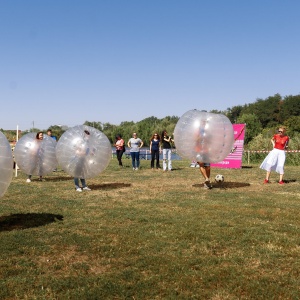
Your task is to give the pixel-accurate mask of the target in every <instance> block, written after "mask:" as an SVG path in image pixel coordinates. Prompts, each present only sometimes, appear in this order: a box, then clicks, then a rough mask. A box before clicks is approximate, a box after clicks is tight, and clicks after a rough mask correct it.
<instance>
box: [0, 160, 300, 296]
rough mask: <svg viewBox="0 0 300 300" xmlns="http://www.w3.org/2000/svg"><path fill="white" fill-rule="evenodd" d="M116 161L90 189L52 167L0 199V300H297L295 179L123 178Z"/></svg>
mask: <svg viewBox="0 0 300 300" xmlns="http://www.w3.org/2000/svg"><path fill="white" fill-rule="evenodd" d="M124 162H125V167H124V168H122V169H120V168H119V167H118V166H117V160H116V159H113V160H112V161H111V163H110V165H109V166H108V168H107V169H106V170H105V171H104V172H103V173H102V174H101V175H100V176H99V177H97V178H94V179H88V180H87V183H88V185H89V187H91V188H92V191H90V192H89V191H84V192H82V193H78V192H76V191H75V189H74V185H73V180H72V178H71V177H70V176H68V175H67V174H66V173H64V172H62V171H59V172H56V173H52V174H50V175H49V176H46V177H45V180H46V181H44V182H39V181H38V180H37V177H33V181H32V182H31V183H26V182H25V179H26V176H25V175H24V174H22V172H19V173H18V177H14V178H13V180H12V183H11V185H10V186H9V188H8V190H7V192H6V194H5V195H4V196H3V197H2V198H1V199H0V237H1V239H0V240H1V243H0V299H81V300H83V299H135V300H137V299H214V300H217V299H300V234H299V229H300V218H299V211H300V193H299V191H300V189H299V186H300V177H299V176H300V175H299V167H293V166H286V168H285V171H286V174H285V177H284V179H285V180H286V182H287V183H286V184H285V185H284V186H281V185H279V184H278V183H277V181H278V174H275V173H274V174H272V175H273V176H271V183H270V184H269V185H263V184H262V182H263V179H264V176H265V172H264V171H262V170H260V169H259V168H258V165H251V166H247V167H244V168H242V169H239V170H229V169H228V170H227V169H212V177H214V176H215V175H216V174H217V173H221V174H223V175H224V176H225V182H224V185H223V186H218V185H217V184H216V183H215V184H214V188H213V189H212V190H205V189H203V187H202V182H203V181H202V178H201V176H200V172H199V169H196V168H190V167H189V163H188V162H187V161H173V167H174V171H172V172H163V171H161V170H151V169H150V162H149V161H145V160H143V161H142V162H141V169H140V170H139V171H132V169H131V166H130V160H124Z"/></svg>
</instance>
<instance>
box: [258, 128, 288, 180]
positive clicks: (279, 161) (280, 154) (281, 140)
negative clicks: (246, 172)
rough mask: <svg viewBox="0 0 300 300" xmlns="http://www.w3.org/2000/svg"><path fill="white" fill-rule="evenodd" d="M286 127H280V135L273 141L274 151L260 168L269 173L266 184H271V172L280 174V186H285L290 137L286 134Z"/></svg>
mask: <svg viewBox="0 0 300 300" xmlns="http://www.w3.org/2000/svg"><path fill="white" fill-rule="evenodd" d="M285 131H286V129H285V127H280V128H279V129H278V133H277V134H274V136H273V137H272V139H271V142H272V145H273V150H272V151H271V152H270V153H269V154H268V155H267V157H266V158H265V159H264V161H263V162H262V164H261V165H260V168H261V169H263V170H266V171H267V174H266V178H265V180H264V183H269V178H270V174H271V171H275V172H277V173H279V184H284V182H283V174H284V163H285V151H284V150H285V149H287V148H288V143H289V137H288V136H287V135H286V134H285Z"/></svg>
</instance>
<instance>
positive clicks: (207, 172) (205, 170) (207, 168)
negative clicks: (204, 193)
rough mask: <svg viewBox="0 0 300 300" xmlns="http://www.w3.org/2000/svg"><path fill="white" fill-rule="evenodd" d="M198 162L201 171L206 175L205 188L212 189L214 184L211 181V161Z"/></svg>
mask: <svg viewBox="0 0 300 300" xmlns="http://www.w3.org/2000/svg"><path fill="white" fill-rule="evenodd" d="M197 164H198V165H199V167H200V172H201V174H202V176H203V177H204V180H205V181H204V185H203V186H204V188H205V189H211V188H212V185H211V183H210V163H203V162H200V161H197Z"/></svg>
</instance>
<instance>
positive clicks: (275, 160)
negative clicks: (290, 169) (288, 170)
mask: <svg viewBox="0 0 300 300" xmlns="http://www.w3.org/2000/svg"><path fill="white" fill-rule="evenodd" d="M284 163H285V152H284V150H279V149H275V148H274V149H273V150H272V151H271V152H270V153H269V154H268V155H267V156H266V158H265V159H264V161H263V162H262V164H261V165H260V168H261V169H263V170H266V171H267V172H271V171H275V172H277V173H279V174H284Z"/></svg>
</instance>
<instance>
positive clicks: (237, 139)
mask: <svg viewBox="0 0 300 300" xmlns="http://www.w3.org/2000/svg"><path fill="white" fill-rule="evenodd" d="M232 126H233V131H234V144H233V148H232V150H231V152H230V153H229V155H228V156H227V157H226V158H225V159H224V160H223V161H221V162H218V163H215V164H211V166H212V167H216V168H229V169H239V168H241V167H242V158H243V151H244V138H245V130H246V124H233V125H232Z"/></svg>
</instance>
